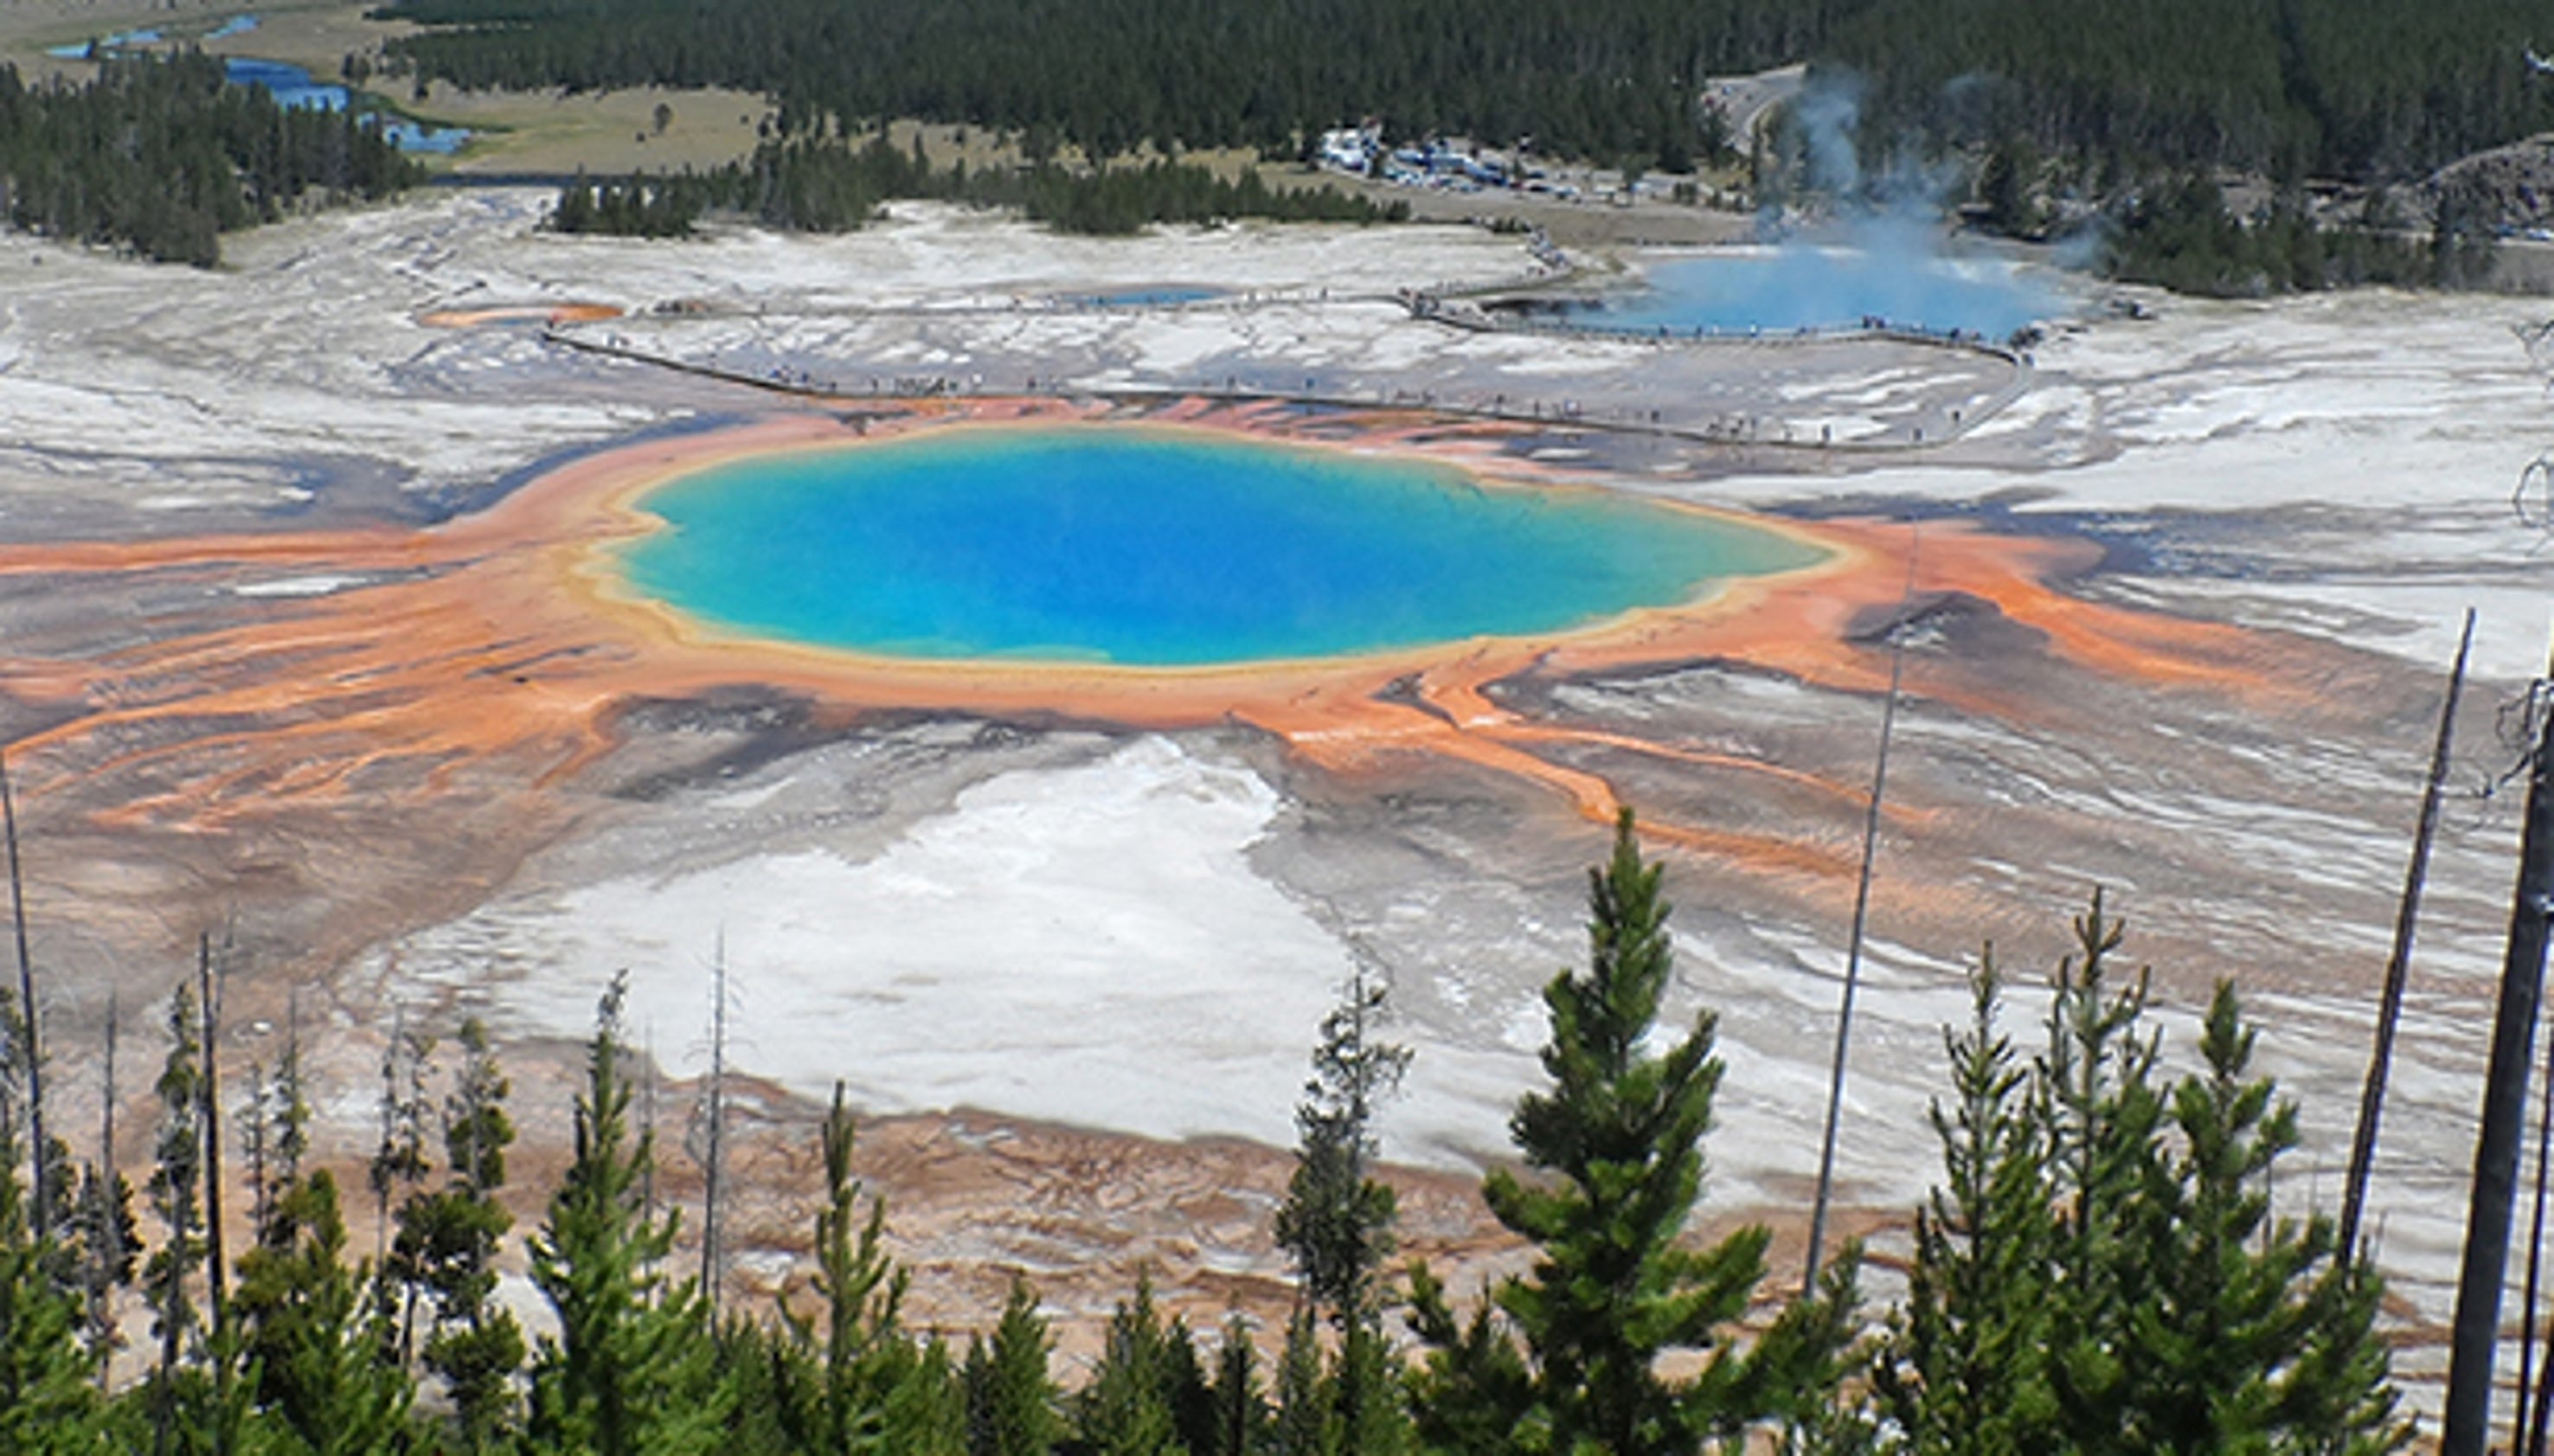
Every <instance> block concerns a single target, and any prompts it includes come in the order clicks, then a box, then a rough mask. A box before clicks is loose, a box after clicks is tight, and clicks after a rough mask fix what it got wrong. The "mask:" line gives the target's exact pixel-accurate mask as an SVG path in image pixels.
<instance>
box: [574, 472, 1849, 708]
mask: <svg viewBox="0 0 2554 1456" xmlns="http://www.w3.org/2000/svg"><path fill="white" fill-rule="evenodd" d="M638 506H639V509H641V510H643V511H645V512H646V513H648V514H650V515H652V516H654V517H656V518H658V519H660V520H661V521H662V522H663V526H662V528H661V529H658V530H655V531H653V532H652V533H650V534H648V535H646V536H644V537H642V538H640V539H639V540H638V541H637V542H635V543H634V544H632V545H630V546H628V547H627V548H625V549H624V551H623V554H622V557H621V568H622V572H623V575H624V577H625V579H626V581H627V583H628V584H629V586H630V587H632V588H633V589H635V590H637V591H638V592H639V593H642V594H644V595H646V596H648V597H651V598H654V599H656V600H658V601H660V602H662V603H664V604H666V605H667V606H670V607H672V608H674V609H676V610H677V611H679V612H681V613H683V614H685V615H686V616H690V617H692V618H694V619H695V620H698V621H700V622H702V623H704V624H707V625H708V626H710V627H712V628H714V629H717V630H720V631H724V632H731V633H736V634H741V635H747V636H755V637H764V638H777V639H780V640H784V641H789V642H794V643H802V644H807V645H813V646H821V647H830V648H839V649H846V650H851V651H857V652H862V653H869V654H876V655H882V656H890V657H900V658H920V659H985V658H993V659H1009V660H1017V661H1048V662H1097V663H1106V664H1114V665H1119V666H1128V667H1196V666H1206V665H1212V664H1229V663H1252V662H1270V661H1281V660H1294V659H1304V658H1314V657H1330V656H1338V655H1348V654H1358V653H1371V652H1381V651H1387V650H1392V649H1400V648H1410V647H1418V646H1424V645H1428V644H1431V643H1441V642H1450V641H1460V640H1464V639H1467V638H1473V637H1480V636H1513V635H1532V634H1541V633H1550V632H1556V631H1565V630H1568V629H1571V628H1575V627H1579V626H1583V625H1586V624H1589V623H1593V622H1596V621H1601V620H1603V619H1605V618H1608V617H1612V616H1620V615H1622V614H1624V613H1627V612H1631V611H1634V610H1637V609H1641V608H1649V607H1672V606H1678V605H1682V604H1684V603H1689V602H1692V601H1694V600H1696V599H1698V598H1701V597H1703V596H1706V595H1708V594H1710V593H1711V592H1712V591H1713V590H1715V588H1716V587H1717V586H1718V585H1719V584H1720V583H1722V582H1725V581H1727V580H1729V579H1731V578H1736V577H1743V576H1755V575H1764V574H1769V573H1774V572H1783V571H1791V570H1795V569H1798V568H1800V567H1805V566H1808V565H1811V564H1813V563H1814V562H1816V561H1818V560H1819V559H1821V556H1822V553H1821V552H1820V551H1819V550H1818V549H1817V548H1816V547H1813V546H1810V545H1805V544H1803V543H1801V542H1799V541H1797V540H1795V539H1793V538H1791V537H1789V536H1786V535H1783V534H1779V533H1777V532H1774V531H1770V530H1765V529H1760V528H1755V527H1751V526H1748V525H1745V524H1743V523H1740V522H1736V521H1732V520H1728V519H1724V518H1721V517H1718V516H1714V515H1710V514H1706V513H1704V512H1701V511H1697V510H1691V509H1686V508H1683V507H1681V506H1676V505H1671V504H1657V503H1652V502H1648V501H1642V500H1637V499H1633V498H1628V497H1622V496H1616V495H1612V494H1608V493H1604V492H1600V491H1594V490H1585V489H1572V488H1528V487H1521V486H1510V485H1500V484H1489V483H1485V482H1483V481H1481V480H1479V479H1477V478H1475V477H1472V476H1470V475H1467V474H1465V473H1464V472H1462V471H1459V470H1456V469H1453V468H1451V467H1448V466H1442V465H1434V464H1429V463H1425V462H1419V461H1413V460H1409V459H1381V458H1373V457H1363V456H1356V455H1350V454H1346V453H1343V452H1335V451H1330V450H1322V449H1315V448H1304V447H1289V446H1282V445H1276V444H1270V443H1266V442H1262V441H1255V440H1248V439H1241V438H1231V437H1221V436H1213V435H1206V434H1202V433H1198V434H1192V433H1188V432H1182V431H1176V430H1151V429H1136V428H1129V427H1123V426H1084V427H1072V426H1066V427H1000V426H989V427H980V428H964V429H950V430H944V431H940V432H936V433H929V434H922V435H916V436H911V437H907V438H903V439H897V440H891V441H885V442H881V443H875V444H870V443H862V444H852V445H846V446H840V447H827V448H821V449H813V450H796V451H781V452H776V453H772V454H768V455H760V456H754V457H749V458H746V459H742V460H735V461H730V462H727V463H724V464H720V465H716V466H712V467H709V468H706V469H703V470H701V471H698V472H696V473H693V474H689V475H685V476H681V477H678V478H676V479H674V480H671V481H669V482H667V483H665V484H664V485H662V486H659V487H657V488H655V489H653V490H651V491H649V492H648V493H647V494H646V495H645V496H643V497H642V498H640V500H639V502H638Z"/></svg>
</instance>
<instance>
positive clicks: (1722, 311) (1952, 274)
mask: <svg viewBox="0 0 2554 1456" xmlns="http://www.w3.org/2000/svg"><path fill="white" fill-rule="evenodd" d="M1509 306H1512V307H1516V308H1519V309H1521V310H1522V311H1524V312H1528V313H1542V314H1548V315H1554V316H1558V317H1559V318H1561V319H1563V320H1565V321H1567V322H1569V323H1574V324H1579V325H1583V326H1586V327H1590V328H1602V329H1619V330H1622V331H1624V332H1628V333H1646V334H1655V333H1658V332H1660V331H1662V330H1664V331H1666V332H1669V333H1672V334H1690V333H1696V332H1701V333H1716V334H1726V333H1747V332H1749V331H1751V330H1762V331H1765V332H1785V333H1788V332H1792V331H1795V330H1799V329H1854V328H1863V327H1870V326H1875V325H1887V326H1889V327H1892V328H1899V329H1914V330H1918V331H1921V332H1927V333H1946V332H1949V331H1951V330H1958V331H1960V332H1963V333H1969V334H1979V335H1983V336H1985V337H1987V338H1991V339H2001V338H2004V337H2006V336H2008V335H2010V334H2012V333H2013V332H2014V331H2015V330H2017V329H2021V328H2025V327H2028V326H2030V325H2032V324H2034V323H2038V322H2042V321H2044V320H2047V319H2051V318H2056V317H2060V316H2062V315H2064V314H2065V313H2067V312H2069V311H2070V310H2071V308H2072V305H2071V304H2070V303H2069V302H2068V300H2067V299H2066V298H2065V296H2064V295H2063V294H2062V293H2061V292H2059V291H2058V289H2057V288H2056V287H2055V286H2054V285H2053V284H2052V283H2051V282H2050V281H2049V280H2047V279H2046V277H2045V276H2044V275H2042V274H2039V273H2036V272H2033V271H2032V270H2030V269H2027V268H2024V267H2022V266H2020V265H2017V264H2015V263H2013V262H2012V261H2010V260H2007V259H2001V258H1993V257H1966V258H1963V257H1948V256H1939V255H1934V254H1931V253H1927V252H1921V251H1916V250H1915V249H1912V248H1911V249H1901V250H1893V249H1887V248H1881V247H1874V246H1870V245H1868V244H1865V245H1863V246H1857V247H1850V248H1846V247H1834V248H1827V247H1810V246H1805V245H1795V246H1790V247H1785V248H1780V249H1769V250H1759V251H1749V252H1735V251H1733V252H1729V253H1724V254H1715V255H1710V256H1705V257H1691V258H1674V259H1665V260H1661V261H1658V262H1655V263H1653V264H1651V265H1650V266H1649V267H1648V268H1647V269H1646V270H1644V272H1643V277H1642V284H1641V286H1639V287H1637V288H1624V289H1618V290H1614V291H1609V292H1605V293H1601V294H1596V295H1592V296H1579V297H1562V298H1554V299H1536V298H1529V299H1522V300H1517V301H1516V302H1514V303H1512V304H1510V305H1509Z"/></svg>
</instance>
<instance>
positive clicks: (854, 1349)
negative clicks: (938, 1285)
mask: <svg viewBox="0 0 2554 1456" xmlns="http://www.w3.org/2000/svg"><path fill="white" fill-rule="evenodd" d="M857 1138H858V1128H857V1125H856V1123H855V1122H854V1120H853V1117H852V1112H851V1108H850V1106H849V1105H848V1104H847V1103H846V1102H845V1101H844V1098H843V1084H842V1083H840V1082H836V1083H835V1084H834V1102H833V1106H832V1107H831V1108H830V1109H829V1110H828V1111H827V1112H826V1114H825V1126H824V1131H823V1134H822V1146H823V1152H824V1158H825V1191H826V1197H825V1207H824V1208H823V1209H822V1210H820V1211H819V1212H818V1213H817V1215H816V1265H817V1272H816V1288H817V1289H818V1291H819V1292H821V1293H822V1294H823V1295H824V1296H825V1409H826V1425H827V1431H828V1439H829V1442H830V1443H831V1444H834V1445H838V1446H848V1445H850V1444H852V1443H854V1442H856V1441H860V1440H863V1439H867V1438H870V1437H873V1436H874V1435H875V1433H876V1430H877V1423H878V1420H879V1414H878V1411H879V1407H880V1405H881V1404H882V1402H883V1400H884V1397H885V1394H886V1389H885V1388H886V1387H887V1386H888V1385H890V1384H891V1383H892V1380H893V1378H894V1376H895V1375H896V1374H897V1372H896V1371H895V1370H894V1369H893V1368H892V1367H893V1363H894V1362H895V1360H896V1359H897V1357H898V1355H899V1347H900V1346H901V1345H902V1344H903V1338H904V1337H903V1334H902V1332H901V1331H900V1329H899V1328H898V1319H899V1316H900V1312H901V1311H902V1309H903V1307H904V1290H905V1285H906V1283H907V1280H908V1278H909V1276H907V1275H906V1273H905V1272H904V1271H903V1270H901V1269H898V1268H896V1267H895V1262H894V1261H893V1260H891V1259H889V1258H888V1257H887V1254H886V1250H885V1247H884V1243H883V1240H884V1238H885V1232H886V1201H885V1200H884V1199H882V1198H872V1199H871V1200H870V1209H869V1216H868V1217H867V1219H863V1218H862V1216H861V1206H860V1205H861V1192H862V1188H861V1183H860V1180H859V1179H858V1178H856V1177H854V1176H852V1151H853V1148H854V1147H855V1145H856V1142H857Z"/></svg>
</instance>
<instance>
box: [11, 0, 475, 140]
mask: <svg viewBox="0 0 2554 1456" xmlns="http://www.w3.org/2000/svg"><path fill="white" fill-rule="evenodd" d="M255 29H257V17H256V16H254V15H236V16H233V17H231V18H230V19H228V20H226V21H223V22H222V23H221V24H220V25H219V26H217V27H215V28H214V29H213V30H211V31H209V32H207V33H206V34H205V35H204V37H203V39H204V40H207V41H220V40H227V39H229V38H230V37H232V36H239V35H245V34H247V33H248V32H250V31H253V30H255ZM164 39H165V37H164V36H163V35H162V33H161V32H159V31H156V30H138V31H125V32H123V33H121V34H118V35H113V36H105V37H101V38H100V39H98V40H96V41H83V42H81V43H79V44H77V45H73V46H56V47H54V48H53V49H52V50H51V51H49V52H47V53H46V54H47V55H50V56H60V57H62V58H63V59H66V60H80V59H87V58H90V57H93V56H105V55H109V54H112V53H114V52H117V51H125V50H135V49H139V48H142V47H146V46H156V45H159V44H161V42H162V41H163V40H164ZM222 71H223V74H225V75H227V76H228V77H229V78H230V81H231V83H232V84H233V85H239V86H264V87H266V89H267V93H268V94H269V95H272V96H273V97H274V98H275V102H276V104H277V105H279V106H282V107H284V108H286V109H287V110H292V111H312V110H315V111H343V110H345V109H346V105H347V101H348V96H347V92H346V88H345V87H343V86H339V85H331V84H329V83H327V82H324V81H317V80H313V79H312V78H311V75H310V72H309V71H308V70H307V69H305V68H303V67H301V66H298V65H293V64H291V63H290V62H288V61H282V60H260V59H257V58H255V57H253V56H225V57H223V60H222ZM370 115H372V116H373V117H374V119H375V120H376V121H377V122H379V124H380V126H381V129H382V135H383V136H384V137H387V138H388V139H390V143H391V145H392V146H394V147H397V148H399V149H400V150H401V151H402V152H408V153H419V154H430V155H434V156H450V155H451V154H452V153H455V152H458V151H460V150H461V144H462V143H464V142H467V141H469V140H470V133H469V131H468V129H466V128H463V127H430V126H424V125H420V124H419V123H416V122H412V121H408V120H406V119H405V118H403V117H397V116H384V115H382V114H380V113H378V112H375V113H370Z"/></svg>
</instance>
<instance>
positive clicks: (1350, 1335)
mask: <svg viewBox="0 0 2554 1456" xmlns="http://www.w3.org/2000/svg"><path fill="white" fill-rule="evenodd" d="M1330 1386H1331V1392H1332V1395H1331V1400H1330V1404H1331V1407H1332V1409H1333V1410H1334V1411H1335V1412H1336V1414H1335V1422H1336V1425H1337V1429H1338V1432H1339V1449H1340V1450H1341V1451H1346V1452H1354V1453H1356V1456H1404V1453H1406V1452H1410V1451H1413V1450H1415V1449H1416V1448H1417V1442H1418V1432H1417V1430H1416V1429H1415V1428H1414V1427H1413V1426H1412V1424H1411V1420H1410V1407H1409V1404H1408V1402H1407V1396H1406V1394H1405V1392H1404V1389H1403V1384H1402V1379H1401V1367H1400V1361H1399V1360H1398V1359H1397V1358H1395V1356H1394V1355H1393V1352H1392V1347H1391V1345H1390V1343H1389V1342H1387V1341H1386V1340H1385V1339H1384V1335H1383V1330H1382V1328H1381V1327H1380V1326H1379V1325H1378V1324H1375V1323H1373V1322H1370V1321H1360V1322H1358V1323H1354V1324H1351V1325H1349V1326H1348V1328H1347V1332H1346V1333H1344V1334H1342V1335H1340V1336H1339V1348H1338V1355H1337V1358H1336V1360H1335V1364H1334V1366H1333V1370H1332V1374H1331V1381H1330Z"/></svg>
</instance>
